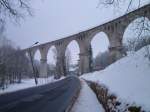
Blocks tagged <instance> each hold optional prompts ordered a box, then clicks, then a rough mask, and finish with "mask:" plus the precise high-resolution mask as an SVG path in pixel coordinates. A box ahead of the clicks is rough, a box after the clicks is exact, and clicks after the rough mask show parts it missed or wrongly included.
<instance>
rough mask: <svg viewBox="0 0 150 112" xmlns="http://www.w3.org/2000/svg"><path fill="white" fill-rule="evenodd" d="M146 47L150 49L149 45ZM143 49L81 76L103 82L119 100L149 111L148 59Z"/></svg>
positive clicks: (149, 82) (149, 68) (149, 70)
mask: <svg viewBox="0 0 150 112" xmlns="http://www.w3.org/2000/svg"><path fill="white" fill-rule="evenodd" d="M147 47H148V48H149V51H150V46H147ZM145 49H146V47H143V48H142V49H140V50H139V51H137V52H136V53H130V54H129V55H128V56H127V57H124V58H122V59H120V60H119V61H117V62H115V63H114V64H112V65H110V66H109V67H107V68H106V69H105V70H103V71H97V72H94V73H89V74H84V75H83V76H81V78H83V79H86V80H90V81H95V82H97V83H100V84H104V85H105V86H107V87H108V88H109V91H110V92H111V93H114V94H116V95H117V97H118V98H119V100H122V101H125V102H128V103H130V104H136V105H138V106H142V108H144V110H147V111H150V60H148V58H147V57H146V55H147V52H146V50H145ZM90 108H92V107H90Z"/></svg>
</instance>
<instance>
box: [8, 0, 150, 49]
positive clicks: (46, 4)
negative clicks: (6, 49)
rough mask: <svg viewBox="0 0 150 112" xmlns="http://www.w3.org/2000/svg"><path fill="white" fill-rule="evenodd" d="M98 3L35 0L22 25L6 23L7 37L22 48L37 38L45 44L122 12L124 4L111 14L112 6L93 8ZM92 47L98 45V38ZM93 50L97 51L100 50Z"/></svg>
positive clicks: (93, 1)
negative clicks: (32, 11)
mask: <svg viewBox="0 0 150 112" xmlns="http://www.w3.org/2000/svg"><path fill="white" fill-rule="evenodd" d="M144 1H149V0H144ZM144 1H143V2H144ZM98 2H99V0H34V1H33V2H32V7H33V9H34V17H27V18H26V20H25V21H21V23H20V24H21V25H14V24H11V23H9V24H8V25H7V31H6V33H7V37H8V38H10V39H11V40H13V41H14V42H15V43H16V44H17V45H19V46H20V47H21V48H26V47H29V46H30V45H32V44H33V43H34V42H36V41H39V42H40V43H44V42H47V41H52V40H56V39H59V38H63V37H65V36H68V35H72V34H75V33H78V32H80V31H83V30H86V29H88V28H91V27H94V26H97V25H100V24H102V23H104V22H106V21H109V20H110V19H113V18H115V17H117V16H119V15H122V14H123V12H124V11H125V10H123V8H125V7H126V5H125V4H126V3H125V4H122V6H123V7H122V8H121V9H120V10H117V13H114V10H113V8H112V7H109V8H101V7H99V8H96V7H97V5H98ZM95 46H97V48H99V41H97V43H95ZM95 50H97V51H96V52H98V50H99V49H95Z"/></svg>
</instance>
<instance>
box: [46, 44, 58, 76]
mask: <svg viewBox="0 0 150 112" xmlns="http://www.w3.org/2000/svg"><path fill="white" fill-rule="evenodd" d="M56 62H57V49H56V47H55V46H52V47H50V49H49V50H48V54H47V65H48V66H47V75H48V76H55V75H56Z"/></svg>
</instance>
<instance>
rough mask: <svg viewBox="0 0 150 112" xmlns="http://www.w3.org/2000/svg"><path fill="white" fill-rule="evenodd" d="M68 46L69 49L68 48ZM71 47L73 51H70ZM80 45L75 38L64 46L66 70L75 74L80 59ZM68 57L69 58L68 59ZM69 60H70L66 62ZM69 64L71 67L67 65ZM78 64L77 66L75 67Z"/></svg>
mask: <svg viewBox="0 0 150 112" xmlns="http://www.w3.org/2000/svg"><path fill="white" fill-rule="evenodd" d="M69 48H70V49H69ZM72 49H73V50H74V52H72ZM79 54H80V46H79V43H78V41H76V40H71V41H70V42H69V43H68V44H67V46H66V48H65V65H66V71H67V72H68V74H69V72H70V73H73V72H74V73H75V74H76V75H77V74H78V71H79V66H78V65H79V59H80V56H79ZM68 58H71V59H70V60H69V59H68ZM68 60H69V61H71V62H68ZM68 64H69V65H70V66H71V68H70V67H69V65H68ZM77 66H78V67H77Z"/></svg>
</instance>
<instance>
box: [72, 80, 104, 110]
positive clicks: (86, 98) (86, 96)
mask: <svg viewBox="0 0 150 112" xmlns="http://www.w3.org/2000/svg"><path fill="white" fill-rule="evenodd" d="M81 84H82V89H81V91H80V94H79V97H78V98H77V101H76V102H75V104H74V105H73V108H72V110H71V112H104V109H103V108H102V106H101V105H100V103H99V102H98V100H97V98H96V95H95V94H94V93H93V91H92V90H91V89H90V88H89V87H88V85H87V84H86V83H85V82H84V81H81Z"/></svg>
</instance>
